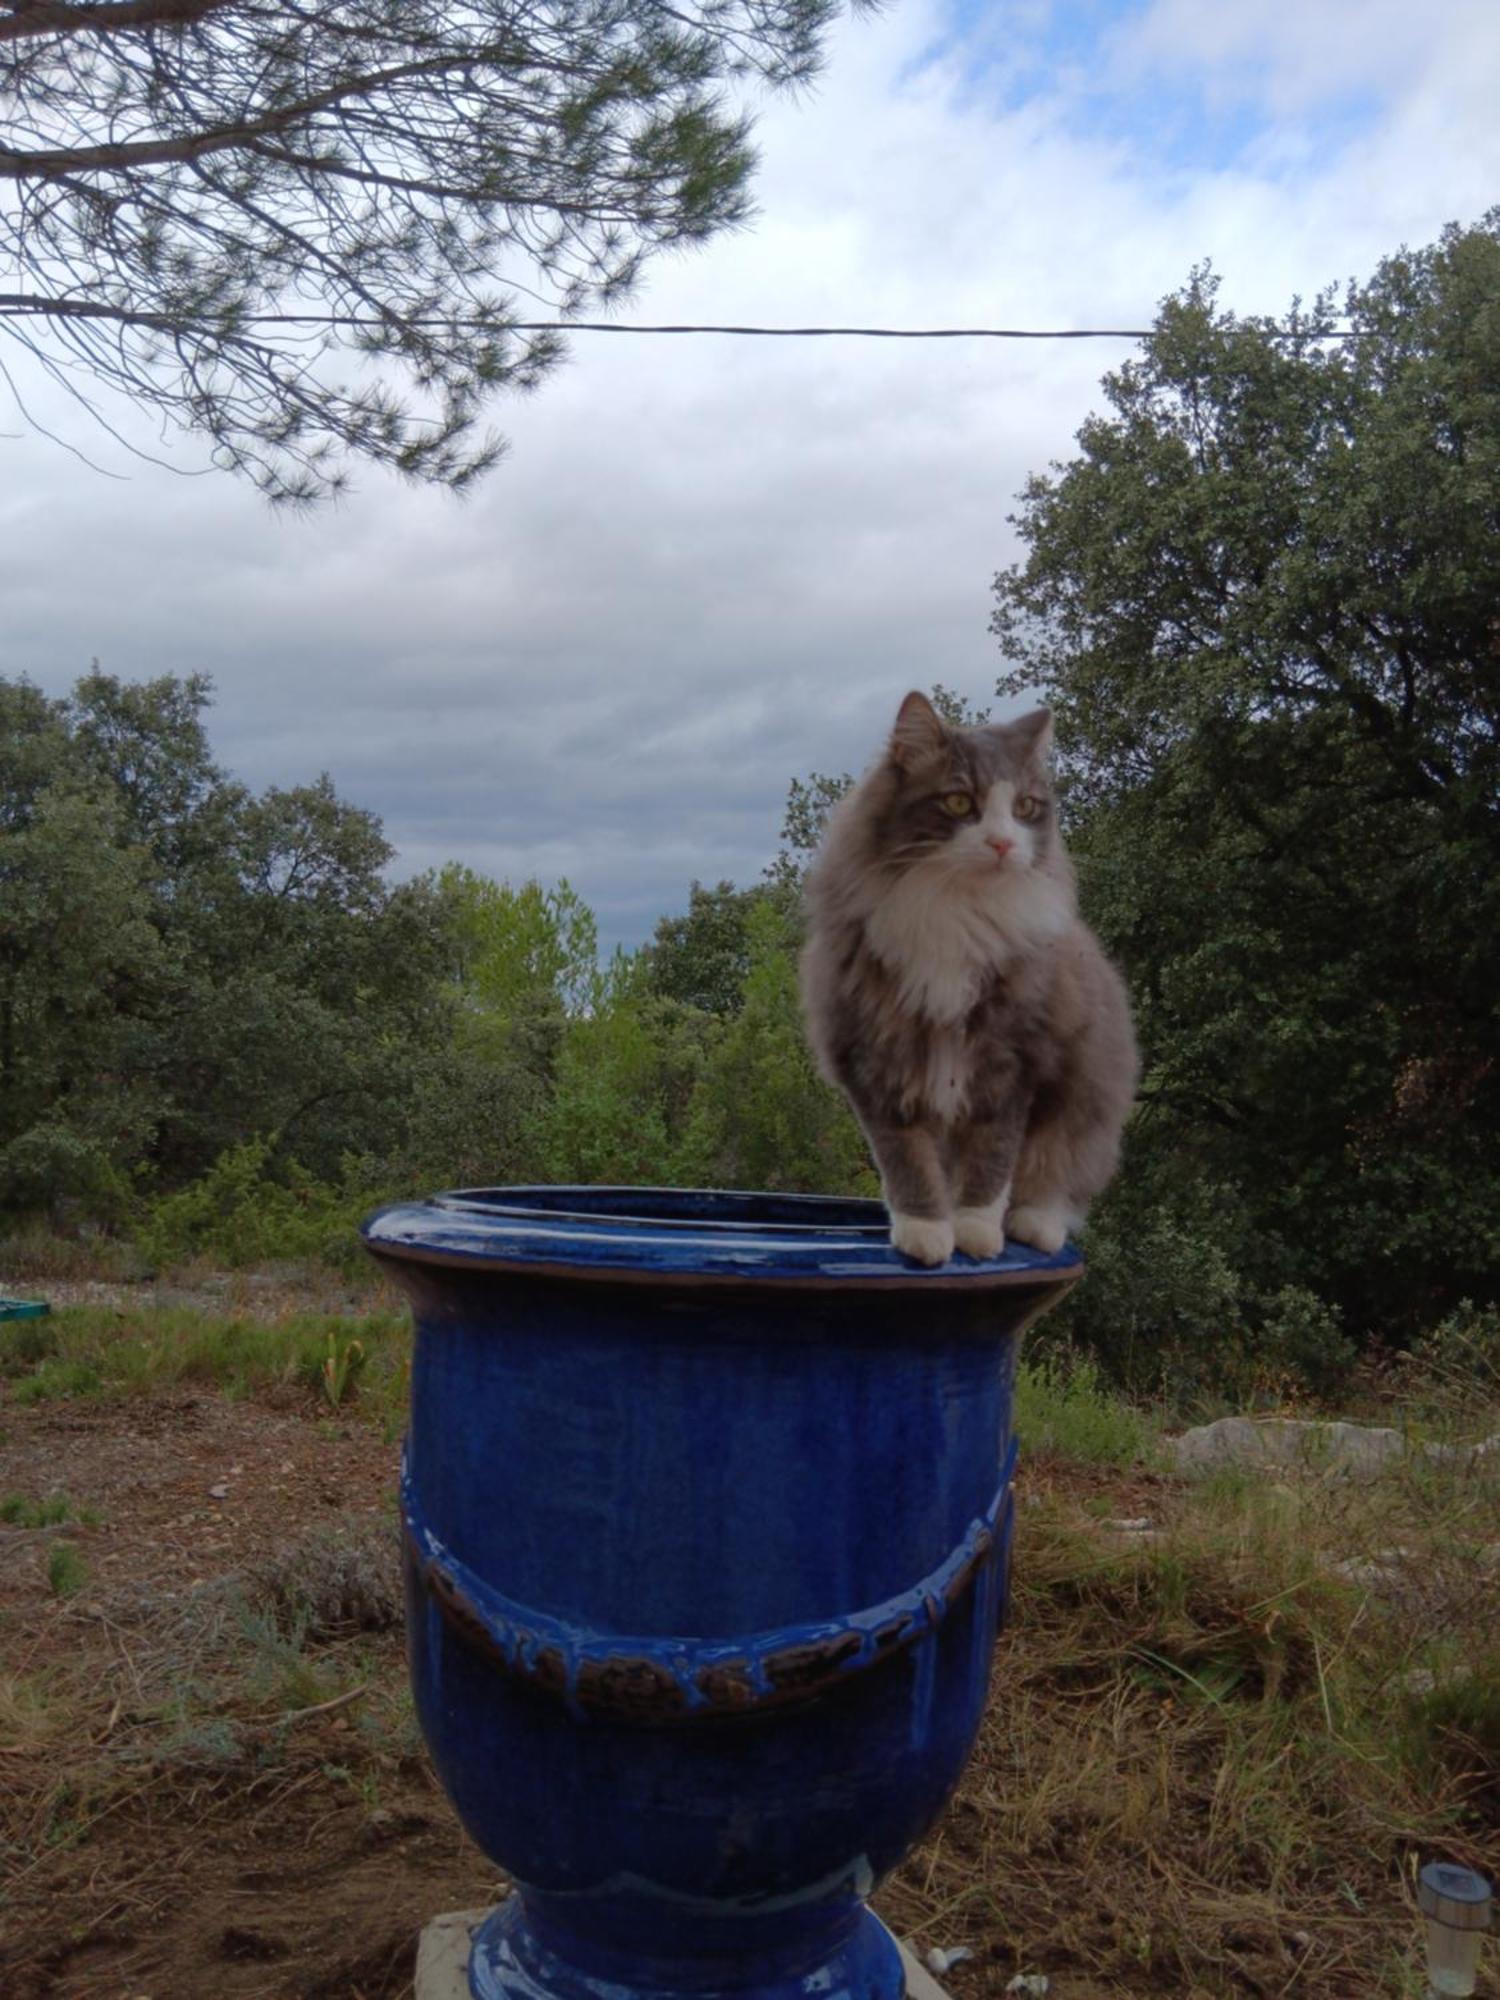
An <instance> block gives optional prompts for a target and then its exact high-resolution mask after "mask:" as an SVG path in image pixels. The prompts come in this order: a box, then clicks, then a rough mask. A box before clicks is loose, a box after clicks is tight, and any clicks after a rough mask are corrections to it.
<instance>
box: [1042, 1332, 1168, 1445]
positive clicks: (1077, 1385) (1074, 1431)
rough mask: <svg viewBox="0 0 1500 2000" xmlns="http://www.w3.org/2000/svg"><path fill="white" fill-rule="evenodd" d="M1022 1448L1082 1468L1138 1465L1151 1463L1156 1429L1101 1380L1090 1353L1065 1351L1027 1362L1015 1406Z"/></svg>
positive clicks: (1044, 1354) (1046, 1354) (1044, 1355)
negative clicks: (1063, 1459) (1087, 1466)
mask: <svg viewBox="0 0 1500 2000" xmlns="http://www.w3.org/2000/svg"><path fill="white" fill-rule="evenodd" d="M1013 1411H1014V1420H1015V1427H1016V1434H1017V1436H1018V1437H1019V1438H1020V1440H1021V1449H1022V1451H1023V1452H1024V1453H1026V1454H1027V1455H1028V1456H1029V1455H1031V1454H1033V1453H1034V1454H1037V1455H1046V1456H1049V1457H1057V1458H1066V1459H1071V1460H1072V1461H1073V1462H1074V1463H1075V1464H1080V1465H1115V1466H1125V1465H1134V1464H1137V1463H1138V1462H1140V1461H1141V1460H1144V1459H1149V1458H1150V1456H1151V1450H1152V1437H1153V1432H1152V1427H1151V1424H1150V1422H1149V1420H1148V1419H1147V1418H1146V1417H1144V1416H1143V1415H1142V1414H1141V1412H1140V1411H1139V1410H1136V1409H1134V1408H1132V1406H1131V1405H1130V1404H1129V1403H1126V1402H1125V1401H1123V1400H1122V1398H1120V1397H1119V1396H1117V1395H1115V1394H1114V1393H1113V1392H1112V1391H1111V1390H1110V1389H1108V1388H1106V1387H1105V1385H1104V1383H1103V1382H1102V1381H1101V1380H1100V1377H1099V1371H1098V1369H1097V1367H1096V1366H1095V1364H1094V1362H1093V1361H1092V1360H1091V1359H1089V1357H1088V1356H1087V1355H1081V1354H1074V1353H1071V1352H1069V1351H1067V1350H1063V1351H1061V1352H1054V1353H1042V1354H1040V1355H1038V1356H1037V1357H1036V1359H1034V1360H1029V1361H1025V1360H1023V1361H1022V1362H1021V1364H1020V1367H1019V1368H1018V1369H1017V1370H1016V1388H1015V1399H1014V1404H1013Z"/></svg>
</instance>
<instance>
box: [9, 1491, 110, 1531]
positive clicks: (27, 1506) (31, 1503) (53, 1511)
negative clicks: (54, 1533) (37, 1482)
mask: <svg viewBox="0 0 1500 2000" xmlns="http://www.w3.org/2000/svg"><path fill="white" fill-rule="evenodd" d="M0 1521H3V1522H4V1523H5V1525H6V1526H7V1527H10V1528H53V1527H59V1526H61V1525H62V1524H63V1523H64V1522H66V1521H79V1522H81V1523H82V1524H83V1525H84V1526H85V1527H89V1528H92V1527H96V1526H97V1525H98V1522H99V1511H98V1509H97V1508H95V1507H86V1506H80V1505H79V1504H78V1502H77V1501H75V1500H74V1499H73V1498H72V1496H71V1495H70V1494H67V1493H48V1494H46V1495H44V1497H43V1498H41V1499H39V1500H32V1499H28V1498H27V1496H26V1495H25V1494H24V1493H7V1494H6V1495H5V1497H4V1499H3V1500H0Z"/></svg>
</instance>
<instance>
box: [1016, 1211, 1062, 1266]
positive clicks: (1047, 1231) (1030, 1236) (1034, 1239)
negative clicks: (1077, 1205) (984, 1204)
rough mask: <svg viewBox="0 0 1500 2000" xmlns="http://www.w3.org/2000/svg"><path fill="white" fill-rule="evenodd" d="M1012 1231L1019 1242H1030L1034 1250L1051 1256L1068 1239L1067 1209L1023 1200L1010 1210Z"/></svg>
mask: <svg viewBox="0 0 1500 2000" xmlns="http://www.w3.org/2000/svg"><path fill="white" fill-rule="evenodd" d="M1010 1233H1011V1235H1012V1236H1013V1237H1015V1239H1016V1241H1017V1242H1018V1243H1029V1244H1030V1245H1031V1247H1032V1249H1033V1250H1042V1251H1045V1252H1046V1253H1047V1255H1048V1256H1051V1255H1052V1254H1053V1253H1054V1252H1055V1251H1058V1250H1061V1248H1062V1247H1063V1245H1064V1243H1066V1242H1067V1240H1068V1215H1067V1211H1066V1210H1065V1209H1062V1208H1053V1207H1051V1206H1050V1205H1048V1204H1044V1203H1041V1202H1035V1203H1033V1202H1029V1201H1028V1202H1022V1204H1021V1206H1020V1207H1019V1208H1013V1209H1012V1210H1011V1212H1010Z"/></svg>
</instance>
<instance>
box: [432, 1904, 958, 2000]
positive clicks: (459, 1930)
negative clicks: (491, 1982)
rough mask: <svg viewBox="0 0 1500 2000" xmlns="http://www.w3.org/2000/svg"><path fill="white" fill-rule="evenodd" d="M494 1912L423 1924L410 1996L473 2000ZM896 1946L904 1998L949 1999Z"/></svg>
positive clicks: (452, 1914)
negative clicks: (473, 1949) (483, 1936)
mask: <svg viewBox="0 0 1500 2000" xmlns="http://www.w3.org/2000/svg"><path fill="white" fill-rule="evenodd" d="M493 1914H494V1912H493V1910H450V1911H448V1912H447V1913H446V1914H445V1915H444V1916H441V1917H434V1918H433V1919H432V1921H431V1922H430V1923H428V1924H426V1925H424V1926H423V1929H422V1935H421V1938H420V1940H419V1941H418V1944H417V1977H416V1985H415V1987H414V1989H413V2000H472V1996H471V1992H470V1988H469V1948H470V1944H471V1941H472V1939H473V1935H474V1932H475V1931H476V1930H478V1928H479V1926H480V1925H481V1924H482V1923H484V1922H485V1920H486V1919H487V1918H488V1917H490V1916H492V1915H493ZM896 1948H897V1950H898V1951H899V1952H900V1954H901V1965H902V1969H903V1971H904V1972H905V1974H906V1996H907V2000H950V1996H949V1994H948V1992H947V1989H946V1988H945V1987H942V1986H940V1985H939V1984H938V1982H937V1981H936V1980H935V1979H934V1978H933V1976H932V1974H931V1973H930V1972H929V1971H928V1970H927V1968H926V1966H925V1965H923V1964H922V1963H921V1961H920V1960H919V1959H917V1958H915V1957H913V1955H912V1953H911V1952H910V1951H909V1950H908V1949H907V1947H906V1946H905V1945H904V1944H902V1942H901V1940H900V1939H899V1938H898V1939H897V1940H896Z"/></svg>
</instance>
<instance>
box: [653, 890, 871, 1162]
mask: <svg viewBox="0 0 1500 2000" xmlns="http://www.w3.org/2000/svg"><path fill="white" fill-rule="evenodd" d="M748 944H749V969H748V971H747V974H746V978H745V988H744V1001H743V1004H742V1006H741V1007H740V1009H739V1011H738V1012H737V1013H736V1014H734V1015H733V1016H732V1017H731V1018H730V1019H729V1021H728V1022H727V1023H726V1024H725V1026H724V1028H723V1031H722V1033H721V1034H720V1035H719V1037H718V1038H717V1040H716V1041H715V1043H714V1045H713V1047H712V1050H711V1051H710V1054H709V1057H708V1061H707V1064H706V1066H705V1069H704V1073H703V1076H702V1080H701V1082H700V1084H699V1087H698V1090H697V1091H696V1093H695V1095H694V1099H693V1103H692V1105H691V1108H690V1116H689V1124H688V1130H687V1133H686V1135H685V1139H684V1159H685V1160H686V1161H687V1162H688V1163H689V1166H690V1171H689V1173H688V1174H687V1176H686V1177H687V1178H690V1179H692V1180H694V1181H696V1182H700V1183H702V1184H704V1185H708V1186H719V1187H723V1186H730V1187H748V1188H763V1187H764V1188H786V1189H791V1190H797V1191H802V1192H814V1193H816V1192H825V1193H846V1194H847V1193H853V1192H864V1193H870V1194H873V1193H875V1192H876V1191H877V1185H876V1182H875V1179H874V1175H873V1173H872V1171H871V1169H870V1167H869V1165H868V1161H867V1156H866V1153H865V1145H864V1140H863V1138H862V1136H861V1134H860V1131H859V1128H858V1126H857V1125H856V1124H855V1123H854V1120H853V1118H852V1117H851V1116H850V1114H849V1111H848V1109H847V1107H846V1105H845V1104H844V1100H843V1099H842V1097H840V1096H839V1095H838V1093H837V1092H836V1091H834V1090H832V1089H830V1088H829V1086H828V1085H827V1084H825V1083H824V1082H823V1080H822V1078H821V1077H820V1076H819V1075H818V1073H817V1069H816V1066H815V1065H814V1063H813V1060H812V1057H811V1055H810V1054H809V1052H808V1047H807V1039H806V1036H805V1035H804V1034H803V1031H802V1014H801V1007H800V1004H799V999H798V991H797V958H796V929H795V925H794V923H793V921H792V920H791V918H790V916H789V913H788V912H787V911H786V909H785V908H784V907H778V906H777V904H776V903H774V902H770V901H766V902H761V903H760V904H758V905H757V906H756V907H755V908H754V909H753V910H752V912H751V916H750V921H749V931H748Z"/></svg>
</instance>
